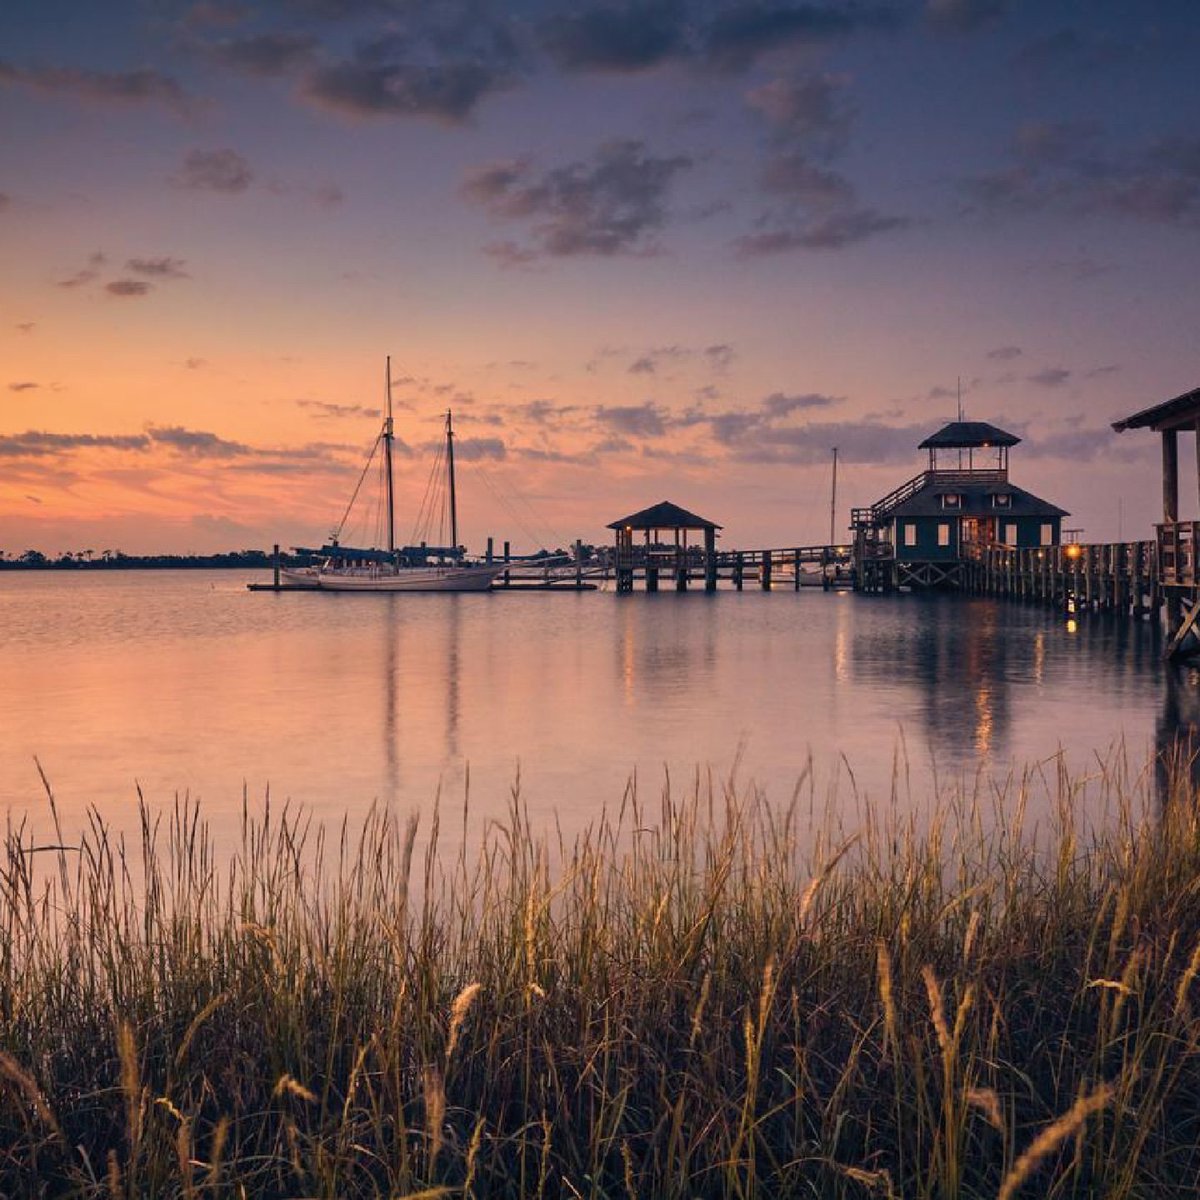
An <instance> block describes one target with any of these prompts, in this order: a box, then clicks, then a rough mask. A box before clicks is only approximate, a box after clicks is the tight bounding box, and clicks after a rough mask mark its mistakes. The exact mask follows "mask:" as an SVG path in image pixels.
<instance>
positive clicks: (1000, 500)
mask: <svg viewBox="0 0 1200 1200" xmlns="http://www.w3.org/2000/svg"><path fill="white" fill-rule="evenodd" d="M992 506H993V507H994V508H1011V507H1012V496H1010V495H1009V494H1008V492H996V493H995V494H994V495H993V496H992Z"/></svg>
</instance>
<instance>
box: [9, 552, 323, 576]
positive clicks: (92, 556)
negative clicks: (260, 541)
mask: <svg viewBox="0 0 1200 1200" xmlns="http://www.w3.org/2000/svg"><path fill="white" fill-rule="evenodd" d="M272 561H273V560H272V555H271V552H270V551H269V550H228V551H225V552H224V553H222V554H123V553H122V552H121V551H120V550H104V551H102V552H101V553H100V554H96V553H95V552H94V551H92V550H79V551H70V550H68V551H66V552H65V553H63V554H60V555H58V556H57V557H51V556H50V555H48V554H43V553H42V552H41V551H40V550H26V551H25V552H24V554H20V555H18V556H16V557H15V558H10V557H9V556H8V555H7V554H5V553H4V552H3V551H0V571H112V570H118V571H129V570H154V569H166V568H188V567H195V568H212V567H238V568H242V569H245V568H247V567H270V566H271V565H272ZM279 561H280V563H281V564H282V565H283V566H285V567H287V566H298V565H301V564H302V563H305V562H308V561H309V560H308V558H307V557H302V556H299V555H295V554H285V553H281V554H280V555H279Z"/></svg>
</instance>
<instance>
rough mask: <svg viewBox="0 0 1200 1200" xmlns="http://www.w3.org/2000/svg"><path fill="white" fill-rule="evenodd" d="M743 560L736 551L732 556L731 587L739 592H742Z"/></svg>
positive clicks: (744, 568)
mask: <svg viewBox="0 0 1200 1200" xmlns="http://www.w3.org/2000/svg"><path fill="white" fill-rule="evenodd" d="M745 571H746V567H745V560H744V558H743V556H742V551H740V550H739V551H737V553H736V554H735V555H734V556H733V586H734V587H735V588H737V590H738V591H739V592H740V591H741V590H742V577H743V575H744V574H745Z"/></svg>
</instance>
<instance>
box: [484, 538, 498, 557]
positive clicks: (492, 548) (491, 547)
mask: <svg viewBox="0 0 1200 1200" xmlns="http://www.w3.org/2000/svg"><path fill="white" fill-rule="evenodd" d="M495 557H496V543H495V540H494V539H493V538H488V540H487V554H486V556H485V559H486V561H487V562H491V561H492V559H493V558H495Z"/></svg>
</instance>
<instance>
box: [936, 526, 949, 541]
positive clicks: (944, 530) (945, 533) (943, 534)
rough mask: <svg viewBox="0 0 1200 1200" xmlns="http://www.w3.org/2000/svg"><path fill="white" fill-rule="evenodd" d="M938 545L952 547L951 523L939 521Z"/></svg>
mask: <svg viewBox="0 0 1200 1200" xmlns="http://www.w3.org/2000/svg"><path fill="white" fill-rule="evenodd" d="M938 545H939V546H948V545H950V522H949V521H939V522H938Z"/></svg>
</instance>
